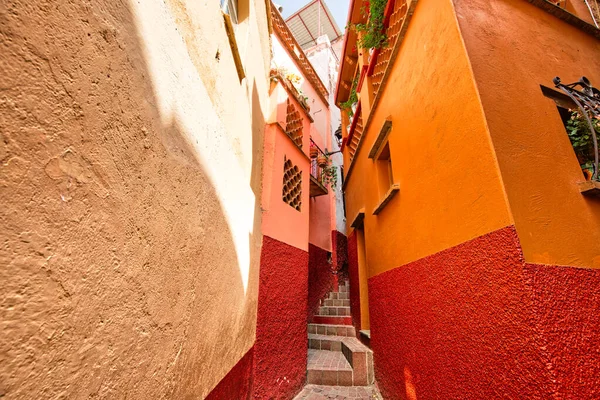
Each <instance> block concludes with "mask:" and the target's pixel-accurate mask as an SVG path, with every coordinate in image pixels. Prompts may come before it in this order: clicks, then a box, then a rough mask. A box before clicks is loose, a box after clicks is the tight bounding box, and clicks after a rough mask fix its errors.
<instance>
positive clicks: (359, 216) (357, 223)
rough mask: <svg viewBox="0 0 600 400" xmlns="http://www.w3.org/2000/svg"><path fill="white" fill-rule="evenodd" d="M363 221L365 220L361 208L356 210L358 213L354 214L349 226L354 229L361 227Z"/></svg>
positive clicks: (363, 211) (363, 210)
mask: <svg viewBox="0 0 600 400" xmlns="http://www.w3.org/2000/svg"><path fill="white" fill-rule="evenodd" d="M364 221H365V209H364V208H361V209H360V210H358V213H357V214H356V217H354V219H353V220H352V223H351V224H350V226H351V227H352V228H354V229H360V228H362V227H363V223H364Z"/></svg>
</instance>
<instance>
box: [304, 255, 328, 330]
mask: <svg viewBox="0 0 600 400" xmlns="http://www.w3.org/2000/svg"><path fill="white" fill-rule="evenodd" d="M327 253H328V252H327V250H323V249H322V248H320V247H317V246H315V245H312V244H309V245H308V257H309V258H308V315H307V318H308V321H310V322H312V321H313V317H314V315H316V314H317V313H318V310H319V305H320V302H321V299H323V298H324V297H326V296H327V294H328V293H329V292H330V291H331V290H332V289H333V286H334V275H333V273H332V269H331V264H329V262H328V261H327Z"/></svg>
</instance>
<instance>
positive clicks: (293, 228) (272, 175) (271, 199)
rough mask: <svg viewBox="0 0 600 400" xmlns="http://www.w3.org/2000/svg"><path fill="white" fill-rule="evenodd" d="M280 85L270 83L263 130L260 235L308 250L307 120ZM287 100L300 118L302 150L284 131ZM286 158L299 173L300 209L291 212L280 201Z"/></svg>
mask: <svg viewBox="0 0 600 400" xmlns="http://www.w3.org/2000/svg"><path fill="white" fill-rule="evenodd" d="M289 96H290V94H289V92H288V91H287V90H286V89H285V88H284V87H283V85H282V84H281V83H277V84H272V88H271V95H270V111H269V113H268V119H267V123H269V125H267V127H266V129H265V141H264V156H263V157H264V165H263V198H262V201H261V207H262V210H263V217H262V232H263V234H264V235H267V236H270V237H271V238H273V239H276V240H279V241H281V242H284V243H287V244H289V245H291V246H294V247H297V248H299V249H302V250H305V251H308V223H309V207H310V203H309V197H310V186H309V185H310V162H309V158H308V155H307V154H308V149H309V146H310V141H309V138H310V129H311V124H310V120H309V119H308V117H307V116H306V114H304V112H303V109H302V108H301V106H300V104H299V103H298V102H297V101H296V100H295V99H293V98H290V97H289ZM288 98H290V99H291V101H292V102H294V104H295V105H296V108H297V109H298V111H299V112H300V113H301V115H302V117H303V126H304V127H303V133H304V135H303V145H302V150H300V149H299V148H298V146H296V144H295V143H294V142H293V141H292V140H291V139H290V138H289V136H288V135H287V134H286V133H285V131H283V128H284V127H285V120H286V112H287V99H288ZM286 158H287V159H289V160H291V161H292V163H293V164H294V165H296V166H298V168H299V169H300V170H301V171H302V206H301V209H300V211H298V210H296V209H294V208H293V207H291V206H290V205H289V204H287V203H286V202H284V201H283V199H282V190H283V176H284V162H285V159H286Z"/></svg>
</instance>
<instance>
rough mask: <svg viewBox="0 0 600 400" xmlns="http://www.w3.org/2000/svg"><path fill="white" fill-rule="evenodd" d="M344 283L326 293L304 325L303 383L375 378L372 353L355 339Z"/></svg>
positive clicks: (344, 383)
mask: <svg viewBox="0 0 600 400" xmlns="http://www.w3.org/2000/svg"><path fill="white" fill-rule="evenodd" d="M348 289H349V287H348V282H344V283H343V284H342V285H340V286H339V292H330V293H329V296H328V298H327V299H325V300H323V302H322V305H321V307H319V312H318V315H315V316H314V317H313V323H310V324H308V343H309V344H308V347H309V349H308V368H307V384H309V385H310V384H312V385H328V386H369V385H372V384H373V383H374V381H375V378H374V374H373V352H372V351H371V350H370V349H369V348H368V347H366V346H365V345H363V344H362V343H361V342H360V341H359V340H358V339H357V338H356V331H355V329H354V326H352V317H351V316H350V297H349V290H348Z"/></svg>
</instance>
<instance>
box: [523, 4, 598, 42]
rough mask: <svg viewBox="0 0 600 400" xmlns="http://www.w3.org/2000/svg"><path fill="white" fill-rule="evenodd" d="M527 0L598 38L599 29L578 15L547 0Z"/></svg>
mask: <svg viewBox="0 0 600 400" xmlns="http://www.w3.org/2000/svg"><path fill="white" fill-rule="evenodd" d="M527 1H528V2H529V3H531V4H533V5H534V6H536V7H537V8H541V9H542V10H544V11H546V12H547V13H549V14H552V15H554V16H555V17H556V18H559V19H562V20H563V21H565V22H566V23H567V24H569V25H572V26H574V27H576V28H578V29H579V30H581V31H583V32H585V33H587V34H589V35H592V36H594V37H595V38H596V39H600V29H598V28H596V27H595V26H594V25H591V24H589V23H587V22H585V21H584V20H582V19H581V18H579V17H578V16H576V15H573V14H571V13H570V12H568V11H567V10H565V9H564V8H560V7H559V6H557V5H555V4H552V3H551V2H549V1H547V0H527Z"/></svg>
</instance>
